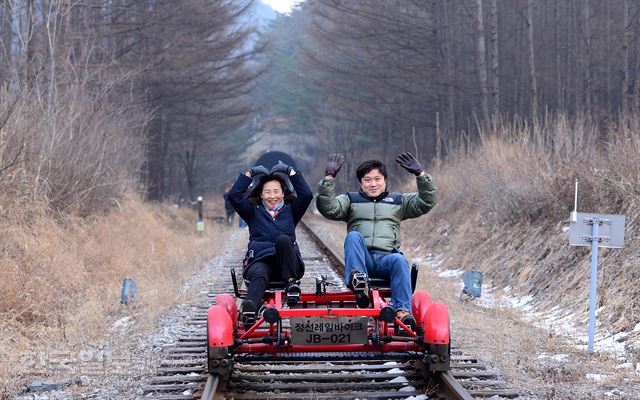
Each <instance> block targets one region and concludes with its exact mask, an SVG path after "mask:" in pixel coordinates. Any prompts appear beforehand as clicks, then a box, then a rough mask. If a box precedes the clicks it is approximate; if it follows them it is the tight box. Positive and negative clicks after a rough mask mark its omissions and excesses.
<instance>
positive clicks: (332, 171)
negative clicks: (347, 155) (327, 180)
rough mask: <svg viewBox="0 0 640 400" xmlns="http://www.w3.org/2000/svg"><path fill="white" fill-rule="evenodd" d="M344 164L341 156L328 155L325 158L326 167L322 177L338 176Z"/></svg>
mask: <svg viewBox="0 0 640 400" xmlns="http://www.w3.org/2000/svg"><path fill="white" fill-rule="evenodd" d="M343 163H344V156H343V155H342V154H329V157H328V158H327V165H326V166H325V167H324V176H331V177H333V178H335V177H336V175H338V172H339V171H340V168H342V164H343Z"/></svg>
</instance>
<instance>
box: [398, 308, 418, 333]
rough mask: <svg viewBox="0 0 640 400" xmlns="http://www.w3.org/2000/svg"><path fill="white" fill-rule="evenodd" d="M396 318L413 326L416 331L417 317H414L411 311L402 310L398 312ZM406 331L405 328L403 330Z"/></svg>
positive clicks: (412, 328)
mask: <svg viewBox="0 0 640 400" xmlns="http://www.w3.org/2000/svg"><path fill="white" fill-rule="evenodd" d="M396 318H398V319H399V320H400V322H402V323H403V324H405V325H406V326H408V327H409V328H411V330H412V331H413V332H415V331H416V326H417V324H416V319H415V318H413V315H411V313H410V312H409V311H406V310H400V311H398V312H397V313H396ZM403 331H404V330H403Z"/></svg>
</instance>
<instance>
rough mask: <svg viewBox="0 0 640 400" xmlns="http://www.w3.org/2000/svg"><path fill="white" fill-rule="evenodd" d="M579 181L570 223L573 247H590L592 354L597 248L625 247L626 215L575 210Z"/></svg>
mask: <svg viewBox="0 0 640 400" xmlns="http://www.w3.org/2000/svg"><path fill="white" fill-rule="evenodd" d="M577 198H578V181H577V180H576V195H575V205H574V211H573V212H572V213H571V222H570V224H569V244H570V245H571V246H591V285H590V289H589V353H593V342H594V336H595V327H596V296H597V292H596V289H597V286H598V247H610V248H622V247H624V215H611V214H593V213H579V212H577V211H576V208H577V207H576V206H577Z"/></svg>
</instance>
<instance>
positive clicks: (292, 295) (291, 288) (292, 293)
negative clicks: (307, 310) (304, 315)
mask: <svg viewBox="0 0 640 400" xmlns="http://www.w3.org/2000/svg"><path fill="white" fill-rule="evenodd" d="M284 293H285V294H286V295H287V305H288V306H289V307H293V306H295V305H296V304H298V301H299V300H300V294H302V290H300V285H298V283H297V282H296V281H289V283H287V287H286V288H284Z"/></svg>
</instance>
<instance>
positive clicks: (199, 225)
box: [196, 196, 204, 233]
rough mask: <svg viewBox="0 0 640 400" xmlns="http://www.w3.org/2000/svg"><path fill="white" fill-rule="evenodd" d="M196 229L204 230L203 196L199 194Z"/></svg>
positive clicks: (200, 231) (198, 230) (199, 231)
mask: <svg viewBox="0 0 640 400" xmlns="http://www.w3.org/2000/svg"><path fill="white" fill-rule="evenodd" d="M196 231H197V232H198V233H202V232H203V231H204V218H203V215H202V196H198V220H197V221H196Z"/></svg>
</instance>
